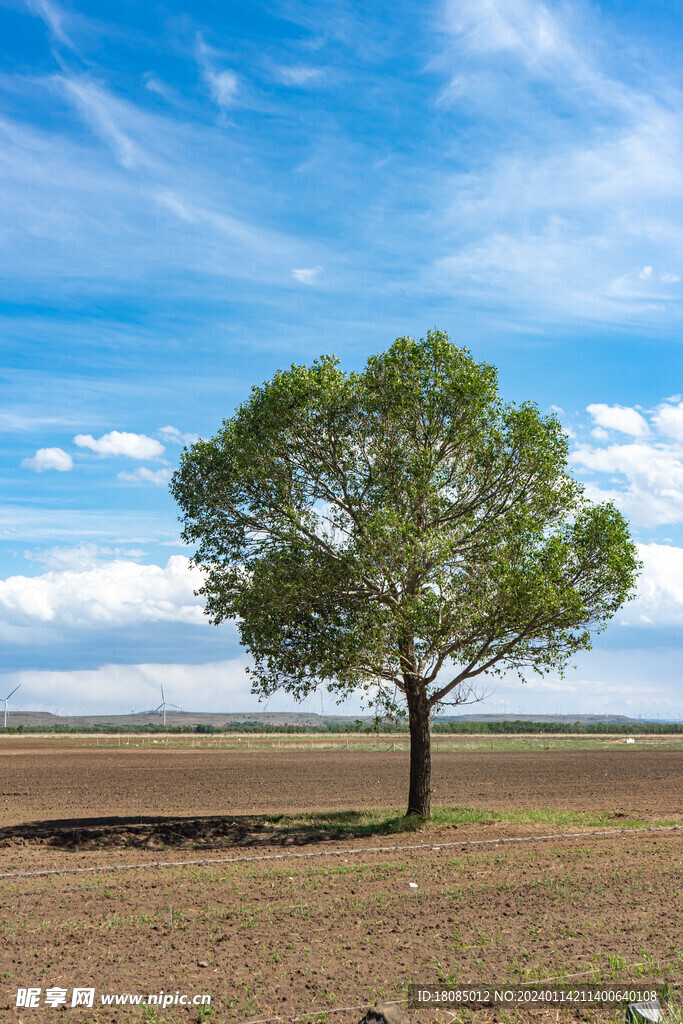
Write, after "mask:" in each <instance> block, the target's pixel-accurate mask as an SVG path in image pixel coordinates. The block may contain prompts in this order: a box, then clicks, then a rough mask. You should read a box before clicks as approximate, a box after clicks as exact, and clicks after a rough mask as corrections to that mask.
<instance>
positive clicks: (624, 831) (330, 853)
mask: <svg viewBox="0 0 683 1024" xmlns="http://www.w3.org/2000/svg"><path fill="white" fill-rule="evenodd" d="M679 829H680V830H681V831H683V825H655V826H652V827H645V828H621V829H606V830H593V831H590V832H558V833H556V834H555V835H549V836H510V837H505V838H501V839H458V840H454V841H453V842H448V843H412V844H401V845H396V846H360V847H354V848H353V849H344V848H342V849H335V850H313V851H309V852H307V853H268V854H264V855H262V856H259V857H202V858H200V859H197V860H155V861H148V862H147V863H137V864H104V865H99V866H96V867H88V868H51V869H50V870H48V871H6V872H3V873H0V878H38V877H44V876H46V875H84V874H90V873H94V872H97V871H133V870H135V869H136V868H182V867H192V866H196V865H198V864H244V863H255V862H257V861H265V860H296V859H299V860H305V859H306V858H310V857H343V856H347V857H348V856H350V855H353V854H357V853H394V852H395V851H396V850H442V849H446V848H447V847H452V846H460V847H464V846H490V845H493V844H496V843H499V844H500V843H533V842H542V841H544V840H546V839H583V838H585V837H587V836H622V838H623V837H625V836H627V835H631V834H632V833H635V832H677V831H678V830H679Z"/></svg>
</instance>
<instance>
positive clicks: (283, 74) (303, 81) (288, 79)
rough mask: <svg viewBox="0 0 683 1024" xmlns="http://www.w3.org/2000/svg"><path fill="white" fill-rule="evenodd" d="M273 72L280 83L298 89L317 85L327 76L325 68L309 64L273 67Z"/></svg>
mask: <svg viewBox="0 0 683 1024" xmlns="http://www.w3.org/2000/svg"><path fill="white" fill-rule="evenodd" d="M272 72H273V75H274V76H275V78H277V80H278V81H280V82H283V83H284V85H290V86H292V87H294V88H297V89H301V88H308V87H310V86H313V85H317V84H319V83H320V82H321V81H322V80H323V79H324V78H325V75H326V69H325V68H317V67H311V66H310V65H307V64H291V65H289V66H285V65H273V67H272Z"/></svg>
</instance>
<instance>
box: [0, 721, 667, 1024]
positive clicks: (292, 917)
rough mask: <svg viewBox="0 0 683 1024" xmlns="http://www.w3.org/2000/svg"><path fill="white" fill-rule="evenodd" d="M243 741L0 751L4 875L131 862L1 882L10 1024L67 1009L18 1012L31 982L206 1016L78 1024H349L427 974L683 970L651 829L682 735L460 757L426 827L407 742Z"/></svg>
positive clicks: (1, 970)
mask: <svg viewBox="0 0 683 1024" xmlns="http://www.w3.org/2000/svg"><path fill="white" fill-rule="evenodd" d="M230 739H231V742H230V745H229V746H227V745H226V746H218V742H219V741H218V740H217V739H216V738H213V737H212V738H211V739H210V740H206V741H205V742H204V743H203V745H202V744H200V742H199V741H196V745H195V746H194V747H193V746H191V745H190V741H188V743H187V745H185V744H184V743H183V745H182V746H181V745H180V744H179V743H178V742H177V741H176V740H173V739H170V740H169V746H167V745H166V743H165V742H163V740H161V741H160V739H159V738H157V743H156V745H154V746H152V745H151V741H148V742H147V743H146V744H145V745H144V746H143V745H142V743H141V740H140V738H139V737H136V738H135V739H133V738H131V739H130V741H126V739H124V740H123V742H121V741H120V740H119V739H118V738H114V739H113V740H112V739H111V738H110V739H109V741H108V743H105V742H104V741H103V740H102V739H99V740H98V742H97V744H96V745H95V744H94V741H93V739H92V738H91V737H82V736H80V737H74V738H72V739H69V738H65V737H60V738H59V739H51V738H50V739H48V738H40V737H36V736H28V737H20V736H12V737H9V736H7V737H3V738H2V739H0V794H1V796H0V863H1V864H2V867H1V868H0V871H2V872H3V873H8V874H11V873H18V872H29V871H40V870H60V871H61V870H62V869H65V868H67V869H73V868H93V867H102V866H106V865H123V864H131V865H133V864H135V865H138V866H137V867H131V868H130V869H128V870H125V871H117V872H109V871H107V872H86V873H80V874H79V873H70V874H62V873H59V874H53V875H46V876H26V875H24V876H17V875H16V874H15V875H13V877H9V878H2V879H0V901H1V903H0V906H1V909H2V915H1V919H0V928H1V929H2V931H1V932H0V977H1V984H0V1011H1V1012H2V1019H3V1020H8V1021H9V1020H12V1021H17V1022H18V1021H23V1022H27V1024H28V1022H31V1021H33V1020H42V1019H49V1018H50V1014H51V1013H52V1012H53V1011H52V1010H51V1009H50V1008H44V1009H43V1008H41V1009H33V1010H27V1009H24V1008H21V1007H15V1006H14V1001H15V999H14V997H15V994H16V990H17V988H19V987H21V986H29V985H33V986H38V987H41V988H42V989H46V988H47V987H48V986H62V987H63V988H65V989H68V990H70V989H71V988H72V987H73V986H75V985H93V986H95V987H96V988H97V991H98V993H154V992H160V991H161V990H163V991H164V992H166V993H169V992H172V993H175V992H181V993H209V994H210V995H211V997H212V1002H213V1006H212V1007H211V1009H212V1010H213V1013H212V1014H209V1012H208V1009H207V1008H204V1007H200V1008H199V1009H198V1008H197V1007H192V1008H189V1007H188V1008H184V1007H181V1006H172V1007H169V1009H168V1010H166V1011H162V1010H160V1009H158V1008H157V1007H150V1006H147V1007H142V1008H140V1007H125V1008H124V1007H112V1006H106V1007H103V1006H99V1007H97V1005H96V1006H95V1007H94V1008H93V1009H92V1010H88V1011H87V1015H86V1016H84V1015H83V1011H82V1010H79V1009H77V1008H75V1009H70V1008H69V1010H68V1013H67V1020H70V1021H74V1022H76V1021H78V1022H79V1024H80V1022H81V1021H83V1022H85V1021H88V1022H90V1021H115V1022H118V1021H122V1022H123V1021H131V1020H147V1021H156V1020H158V1021H161V1020H164V1021H168V1022H169V1024H173V1022H176V1021H177V1022H180V1021H199V1020H208V1019H212V1020H215V1021H223V1020H225V1021H251V1020H254V1021H256V1020H259V1021H260V1020H263V1019H266V1018H271V1017H276V1016H277V1017H279V1018H280V1019H283V1020H286V1019H288V1018H289V1019H292V1018H294V1017H295V1016H296V1017H299V1018H300V1019H302V1020H311V1019H312V1020H320V1019H329V1020H331V1021H335V1022H336V1021H339V1022H347V1021H348V1022H351V1021H357V1020H358V1019H359V1018H360V1017H361V1016H362V1010H361V1009H358V1007H361V1006H362V1005H366V1004H367V1003H368V1002H370V1001H378V1000H383V999H384V1000H391V999H401V998H405V995H406V991H407V986H408V983H409V982H410V981H411V980H414V981H419V982H420V983H422V982H424V983H429V984H439V985H444V984H461V983H474V982H488V983H491V982H492V981H501V980H519V979H523V978H530V979H535V980H545V979H548V978H558V977H559V978H568V977H570V976H571V977H572V978H573V977H574V976H581V977H583V978H585V979H593V978H594V977H595V978H597V979H599V980H600V981H601V983H606V982H607V981H608V980H614V981H620V982H621V981H629V982H631V981H638V982H639V983H641V984H644V983H645V982H647V981H658V982H660V983H661V982H664V981H668V982H676V981H680V979H681V977H682V976H683V923H682V921H681V915H680V913H679V912H678V911H677V910H676V908H677V907H680V905H681V900H682V898H683V829H681V830H673V829H670V830H668V831H658V832H655V831H637V828H638V827H640V828H643V827H645V826H647V825H651V826H653V825H660V826H661V825H665V824H669V825H670V824H672V823H678V822H680V823H682V824H683V750H682V748H681V745H680V738H678V743H676V739H677V738H674V737H664V736H662V737H657V738H656V739H657V741H658V743H657V742H654V741H652V740H650V739H649V738H648V741H642V742H641V741H640V740H639V741H638V743H636V744H635V745H634V746H633V747H626V746H624V744H623V740H622V742H620V743H615V742H612V743H609V742H608V741H607V740H606V739H605V738H603V737H600V738H599V739H598V738H596V739H595V741H592V746H591V748H590V749H577V748H576V747H574V748H572V745H571V742H572V741H571V740H569V739H568V738H567V737H566V736H563V737H560V738H557V739H554V738H552V739H551V738H548V737H542V738H541V739H542V741H543V743H542V744H539V743H538V742H536V745H535V746H534V745H533V743H534V742H535V741H536V740H537V738H533V739H532V740H531V741H528V742H529V743H531V744H532V745H530V746H527V747H522V746H520V745H519V744H520V743H521V742H522V741H521V740H519V743H518V742H517V741H515V742H512V741H511V740H510V739H509V738H506V739H505V740H504V741H499V740H496V742H495V749H490V746H489V740H488V738H487V739H486V741H485V743H486V746H485V747H483V748H482V747H481V745H480V748H479V749H477V748H476V747H475V746H473V745H471V743H470V745H465V744H464V743H461V744H460V745H459V746H458V745H457V744H450V746H449V745H446V744H445V743H444V745H443V748H442V749H440V750H437V752H436V753H435V755H434V759H433V760H434V797H433V799H434V804H435V805H436V806H437V807H438V808H448V809H449V810H448V811H443V812H439V813H437V815H436V817H437V821H436V822H435V823H434V824H432V825H430V826H422V827H420V828H418V829H417V830H413V831H405V830H402V829H403V826H402V825H401V822H400V814H399V810H398V809H400V808H402V807H403V804H404V800H405V793H406V780H407V772H408V754H407V750H406V749H405V737H403V738H402V742H400V741H399V740H398V738H397V739H396V740H392V739H391V737H390V738H389V740H388V741H387V740H386V739H385V738H384V737H383V738H382V742H381V743H376V744H375V746H376V747H377V748H378V749H369V748H368V749H362V748H360V744H357V746H356V748H354V747H353V745H352V746H351V748H350V749H349V750H347V749H346V748H345V746H343V745H341V744H340V743H337V746H336V749H335V748H334V747H333V746H329V747H327V748H325V746H324V745H323V744H318V743H313V741H312V740H311V739H310V738H309V737H306V741H305V742H304V741H302V742H300V743H299V744H298V745H297V744H295V743H294V740H293V739H292V740H291V741H290V746H289V747H287V746H286V744H285V743H284V742H281V741H278V739H277V737H276V738H275V739H274V741H273V738H272V737H269V738H268V740H269V745H266V744H265V742H264V743H263V744H261V745H260V744H259V742H258V741H257V740H255V739H254V738H253V737H252V738H251V742H250V746H249V748H248V749H247V748H246V741H245V740H243V739H242V740H239V739H235V742H233V738H232V737H231V738H230ZM518 739H519V738H518ZM449 741H450V738H449ZM191 742H195V741H194V740H192V741H191ZM278 742H280V746H279V747H278V746H277V744H278ZM525 742H526V741H525ZM174 743H175V745H174ZM575 743H576V744H577V745H578V744H579V741H578V740H576V741H575ZM584 743H585V737H583V738H582V740H581V745H584ZM119 744H121V745H119ZM136 744H138V745H137V746H136ZM392 744H393V746H392ZM506 744H507V745H506ZM588 744H589V746H590V745H591V741H590V740H589V741H588ZM544 746H546V747H550V748H551V749H543V747H544ZM553 746H554V749H552V748H553ZM401 747H403V749H401ZM283 748H285V749H283ZM487 748H488V749H487ZM595 832H607V833H609V834H605V835H595V834H593V835H591V834H589V833H595ZM531 836H534V837H537V838H536V839H535V840H533V841H530V842H525V843H494V842H490V840H500V839H513V838H519V837H531ZM543 836H554V838H548V839H543V838H542V837H543ZM379 847H382V848H383V849H382V850H378V849H377V848H379ZM395 847H403V849H396V848H395ZM323 851H328V853H327V855H325V856H319V854H322V853H323ZM355 851H362V852H355ZM283 854H287V855H288V856H287V859H282V858H283ZM299 854H312V855H313V856H307V857H300V856H296V855H299ZM269 858H271V859H269ZM272 858H274V859H272ZM201 860H205V861H207V862H208V861H214V863H195V864H189V863H187V862H189V861H201ZM159 861H164V862H172V863H171V864H170V865H169V866H165V867H159V866H153V864H154V863H155V862H159ZM179 861H180V862H185V865H186V866H182V865H178V864H176V863H174V862H179ZM410 883H412V885H411V884H410ZM98 998H99V996H98ZM345 1007H349V1008H350V1009H347V1010H345V1009H343V1008H345ZM580 1012H581V1014H582V1015H583V1016H584V1017H585V1016H586V1014H588V1016H591V1015H592V1016H593V1017H596V1015H599V1014H600V1013H602V1014H603V1016H604V1011H597V1010H589V1011H585V1010H582V1011H580ZM520 1013H522V1019H548V1020H551V1019H552V1020H553V1021H554V1020H556V1019H557V1016H556V1015H557V1011H556V1010H555V1009H553V1010H552V1011H544V1010H536V1011H531V1010H525V1011H520ZM505 1014H506V1015H507V1018H508V1019H510V1018H511V1015H512V1016H514V1012H513V1011H510V1010H508V1009H506V1010H505ZM549 1014H550V1015H549ZM46 1015H47V1016H46ZM524 1015H526V1016H524ZM495 1016H497V1019H502V1018H501V1011H500V1010H499V1009H498V1010H494V1009H484V1010H481V1011H479V1012H478V1015H477V1018H476V1019H477V1020H482V1021H486V1020H492V1019H494V1017H495ZM569 1016H571V1013H569ZM574 1016H576V1013H574ZM622 1018H623V1014H622ZM450 1019H451V1018H450V1016H449V1014H447V1013H445V1012H438V1011H437V1012H435V1011H421V1012H420V1015H419V1020H425V1021H427V1020H429V1021H431V1020H444V1021H446V1020H450Z"/></svg>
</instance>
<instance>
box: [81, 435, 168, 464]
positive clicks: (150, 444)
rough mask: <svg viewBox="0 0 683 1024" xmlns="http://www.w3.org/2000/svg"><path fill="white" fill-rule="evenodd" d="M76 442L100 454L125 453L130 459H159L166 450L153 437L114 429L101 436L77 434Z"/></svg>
mask: <svg viewBox="0 0 683 1024" xmlns="http://www.w3.org/2000/svg"><path fill="white" fill-rule="evenodd" d="M74 444H77V445H78V447H79V448H89V449H90V451H93V452H97V454H98V455H124V456H125V457H126V458H128V459H157V458H159V456H160V455H163V453H164V451H165V450H166V449H165V448H164V446H163V444H161V442H160V441H157V440H155V438H153V437H148V436H147V435H146V434H130V433H128V432H127V431H121V430H112V431H110V432H109V433H108V434H103V435H102V437H99V438H95V437H93V436H92V434H76V436H75V437H74Z"/></svg>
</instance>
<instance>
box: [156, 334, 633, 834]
mask: <svg viewBox="0 0 683 1024" xmlns="http://www.w3.org/2000/svg"><path fill="white" fill-rule="evenodd" d="M171 491H172V493H173V495H174V497H175V499H176V501H177V502H178V504H179V506H180V508H181V509H182V512H183V522H184V530H183V537H184V539H185V540H186V541H187V542H188V543H189V544H191V545H195V546H196V553H195V555H194V558H193V561H194V563H195V564H196V565H198V566H200V567H201V568H202V569H203V570H204V573H205V583H204V586H203V587H202V589H201V590H200V591H199V593H201V594H203V595H204V597H205V599H206V612H207V614H208V615H209V617H210V618H211V620H212V621H213V622H214V623H220V622H223V621H224V620H225V619H236V621H237V624H238V628H239V631H240V636H241V639H242V643H243V644H244V645H245V646H246V647H247V648H248V649H249V650H250V652H251V654H252V656H253V660H254V668H253V670H252V680H253V685H252V692H253V693H255V694H258V695H260V696H267V695H270V694H272V693H274V692H275V691H276V690H277V689H278V688H280V687H282V688H283V689H284V690H286V691H287V692H289V693H292V694H293V695H294V696H295V697H296V698H297V699H302V698H304V697H305V696H306V695H307V694H309V693H310V692H311V691H312V690H314V689H315V688H316V687H318V686H319V685H320V684H322V683H324V684H325V685H326V686H327V687H328V688H329V689H330V690H331V691H333V692H336V694H337V695H338V697H339V698H340V699H341V698H343V697H345V696H347V695H349V694H351V693H352V692H357V691H358V689H359V688H360V689H363V690H365V691H366V694H367V697H368V700H370V701H374V702H375V704H376V707H377V708H378V711H379V712H382V711H387V712H393V713H397V712H399V711H400V710H403V711H405V709H406V708H407V713H408V717H409V722H410V735H411V756H410V792H409V798H408V813H409V814H419V815H425V816H427V815H429V813H430V792H431V790H430V782H431V761H430V717H431V715H432V714H433V712H434V710H435V709H437V708H439V707H442V706H443V705H444V704H452V705H456V704H462V703H465V702H470V701H472V700H476V699H479V698H480V697H481V690H480V689H478V686H479V683H480V680H481V679H483V677H484V675H485V674H492V673H494V674H495V673H502V672H505V671H509V670H517V671H518V673H519V674H520V675H522V674H523V673H524V672H525V671H528V670H533V671H535V672H538V673H541V674H544V673H546V672H548V671H553V672H559V673H560V674H561V673H562V671H563V668H564V666H565V665H566V663H567V661H568V660H569V659H570V658H571V657H572V656H573V655H575V654H576V653H577V652H578V651H581V650H587V649H589V648H590V640H591V632H590V631H591V629H595V630H596V631H598V630H600V629H601V628H603V627H604V625H605V624H606V623H607V621H608V620H609V619H610V617H611V616H612V615H614V613H615V612H616V610H617V609H618V608H619V606H620V605H621V603H622V602H623V601H624V600H625V599H627V598H628V597H629V595H630V594H631V592H632V590H633V588H634V585H635V582H636V579H637V575H638V570H639V567H640V566H639V562H638V561H637V559H636V552H635V548H634V545H633V543H632V542H631V539H630V537H629V532H628V528H627V524H626V522H625V520H624V519H623V517H622V516H621V515H620V513H619V512H618V511H617V510H616V509H615V508H614V506H613V505H612V504H610V503H605V504H600V505H594V504H591V503H589V502H588V501H587V500H586V499H585V498H584V496H583V493H582V489H581V486H580V485H579V484H578V483H577V482H576V481H574V480H573V479H572V478H571V476H570V475H569V473H568V471H567V442H566V438H565V435H564V433H563V431H562V429H561V426H560V423H559V421H558V420H557V418H556V417H555V416H542V415H540V413H539V411H538V409H537V408H536V406H535V405H533V404H532V403H527V402H525V403H523V404H522V405H519V406H515V405H509V404H505V403H503V402H502V401H501V399H500V398H499V396H498V391H497V373H496V370H495V369H494V367H492V366H489V365H487V364H486V363H477V362H475V361H474V359H473V358H472V357H471V356H470V354H469V352H468V351H467V349H464V348H457V347H456V346H454V345H453V344H451V343H450V342H449V340H448V336H447V335H446V334H444V333H442V332H441V331H438V330H433V331H430V332H429V333H428V334H427V337H426V338H424V339H422V340H420V341H415V340H414V339H412V338H399V339H397V340H396V342H395V343H394V344H393V345H392V346H391V348H390V349H389V350H388V351H387V352H384V353H382V354H380V355H376V356H373V357H372V358H370V359H369V360H368V363H367V365H366V367H365V370H364V371H363V372H362V373H350V374H344V373H343V372H342V370H341V369H340V368H339V362H338V360H337V359H335V358H334V357H331V356H324V357H322V358H321V359H319V360H316V361H315V362H314V363H313V365H312V366H309V367H307V366H292V367H291V369H289V370H286V371H279V372H278V373H276V374H275V376H274V377H273V379H272V380H270V381H268V382H266V383H265V384H264V385H263V386H262V387H255V388H253V389H252V393H251V397H250V398H249V399H248V400H247V401H246V402H244V404H243V405H241V406H240V407H239V408H238V409H237V411H236V413H235V415H234V416H233V417H232V418H231V419H229V420H226V421H224V423H223V426H222V429H221V430H220V431H219V432H218V433H217V434H216V436H215V437H213V438H212V439H211V440H199V441H197V442H196V443H195V444H194V445H192V447H191V448H189V449H187V450H186V451H185V452H184V454H183V456H182V460H181V465H180V468H179V469H178V471H177V472H176V473H175V475H174V477H173V480H172V483H171Z"/></svg>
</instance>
